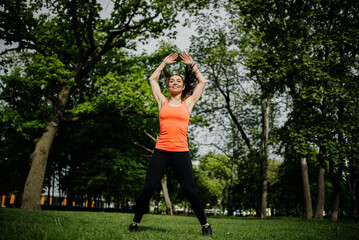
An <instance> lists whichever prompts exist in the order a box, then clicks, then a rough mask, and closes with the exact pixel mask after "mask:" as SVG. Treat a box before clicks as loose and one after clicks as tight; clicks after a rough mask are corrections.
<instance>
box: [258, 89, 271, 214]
mask: <svg viewBox="0 0 359 240" xmlns="http://www.w3.org/2000/svg"><path fill="white" fill-rule="evenodd" d="M270 107H271V95H270V94H269V95H268V97H267V98H265V99H263V100H262V104H261V108H262V139H261V150H260V156H261V163H260V165H261V169H260V173H261V191H260V218H266V217H267V191H268V135H269V114H270Z"/></svg>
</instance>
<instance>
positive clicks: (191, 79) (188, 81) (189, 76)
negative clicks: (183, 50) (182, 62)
mask: <svg viewBox="0 0 359 240" xmlns="http://www.w3.org/2000/svg"><path fill="white" fill-rule="evenodd" d="M163 75H164V76H165V84H166V87H168V83H169V81H170V79H171V77H172V76H180V77H181V78H182V80H183V84H184V86H185V89H184V90H183V91H182V95H181V97H182V98H184V99H185V98H188V97H190V96H191V95H192V93H193V90H194V87H195V85H196V75H195V74H194V72H193V71H192V68H191V67H190V66H188V65H186V68H185V75H184V78H183V77H182V76H181V75H179V74H171V73H170V72H168V71H167V69H166V68H164V69H163Z"/></svg>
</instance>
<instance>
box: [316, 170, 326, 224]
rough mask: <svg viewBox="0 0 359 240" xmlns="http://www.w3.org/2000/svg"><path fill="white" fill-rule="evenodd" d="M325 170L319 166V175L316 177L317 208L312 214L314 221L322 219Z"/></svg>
mask: <svg viewBox="0 0 359 240" xmlns="http://www.w3.org/2000/svg"><path fill="white" fill-rule="evenodd" d="M324 175H325V168H324V167H323V166H320V168H319V175H318V196H317V206H316V209H315V213H314V219H323V211H324V200H325V181H324Z"/></svg>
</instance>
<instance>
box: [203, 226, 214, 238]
mask: <svg viewBox="0 0 359 240" xmlns="http://www.w3.org/2000/svg"><path fill="white" fill-rule="evenodd" d="M202 234H203V236H212V228H211V226H210V225H206V226H202Z"/></svg>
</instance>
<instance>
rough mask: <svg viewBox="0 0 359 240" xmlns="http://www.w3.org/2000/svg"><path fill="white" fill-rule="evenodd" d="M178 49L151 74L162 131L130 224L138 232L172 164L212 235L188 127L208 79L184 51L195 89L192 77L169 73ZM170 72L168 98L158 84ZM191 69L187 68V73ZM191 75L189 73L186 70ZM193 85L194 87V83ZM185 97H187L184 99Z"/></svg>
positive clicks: (205, 230) (200, 219)
mask: <svg viewBox="0 0 359 240" xmlns="http://www.w3.org/2000/svg"><path fill="white" fill-rule="evenodd" d="M177 57H178V54H177V53H171V54H170V55H168V56H167V57H166V58H165V59H164V60H163V62H162V63H161V65H160V66H159V67H158V68H157V69H156V70H155V71H154V73H153V74H152V75H151V77H150V78H149V81H150V86H151V89H152V94H153V96H154V98H155V99H156V101H157V104H158V109H159V122H160V135H159V138H158V141H157V144H156V147H155V150H154V153H153V155H152V158H151V161H150V163H149V166H148V168H147V174H146V183H145V186H144V188H143V190H142V192H141V194H140V195H139V197H138V199H137V201H136V212H135V217H134V219H133V222H132V223H131V224H130V226H129V230H130V231H131V232H136V231H137V230H138V229H139V225H140V222H141V219H142V216H143V215H144V214H145V213H146V212H147V211H148V205H149V202H150V199H151V197H152V195H153V194H154V192H155V190H156V188H157V186H158V185H159V183H160V181H161V179H162V177H163V175H164V173H165V171H166V169H167V167H168V166H170V167H172V169H173V171H174V173H175V175H176V177H177V179H178V181H179V183H180V185H181V188H182V190H183V192H184V194H185V196H186V198H187V199H188V200H189V202H190V203H191V207H192V209H193V211H194V213H195V214H196V216H197V218H198V220H199V222H200V223H201V225H202V233H203V235H212V229H211V227H210V225H209V224H208V222H207V219H206V215H205V213H204V209H203V208H202V204H201V201H200V199H199V197H198V196H197V193H196V191H195V189H194V179H193V170H192V163H191V159H190V155H189V149H188V143H187V128H188V123H189V119H190V115H191V112H192V109H193V107H194V105H195V104H196V103H197V101H198V100H199V99H200V97H201V95H202V93H203V91H204V87H205V85H206V80H205V78H204V77H203V76H202V74H201V72H200V71H199V69H198V68H197V66H196V64H195V62H194V61H193V59H192V57H191V56H189V55H188V54H185V53H181V55H180V57H181V59H182V60H181V62H182V63H184V64H185V65H187V67H186V70H188V69H189V68H192V71H193V72H191V73H192V75H193V73H194V76H195V79H196V80H197V85H196V87H195V88H194V89H191V86H190V81H189V80H188V79H187V80H188V81H186V78H185V79H183V78H182V77H181V76H180V75H172V76H169V75H168V72H167V71H166V69H165V67H166V65H168V64H172V63H175V62H176V58H177ZM162 71H164V73H165V78H166V75H167V78H166V79H167V81H165V82H166V85H167V88H168V90H169V92H170V94H171V98H170V99H169V100H168V99H167V98H166V97H165V96H164V95H163V94H162V93H161V89H160V86H159V84H158V79H159V77H160V75H161V72H162ZM187 72H188V71H186V73H187ZM186 75H187V74H186ZM192 88H193V87H192ZM189 95H190V96H189ZM182 98H185V100H184V101H182Z"/></svg>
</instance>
